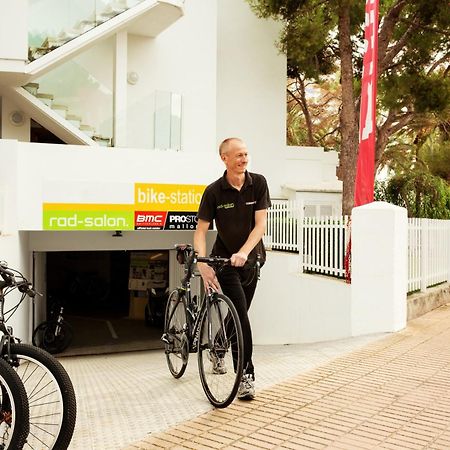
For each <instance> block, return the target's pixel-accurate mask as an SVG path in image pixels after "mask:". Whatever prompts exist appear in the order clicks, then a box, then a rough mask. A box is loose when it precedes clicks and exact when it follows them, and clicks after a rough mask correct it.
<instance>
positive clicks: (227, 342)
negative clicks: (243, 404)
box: [198, 294, 244, 408]
mask: <svg viewBox="0 0 450 450" xmlns="http://www.w3.org/2000/svg"><path fill="white" fill-rule="evenodd" d="M209 327H211V335H212V340H211V345H210V342H209V339H208V329H209ZM214 358H222V362H223V364H224V366H225V368H226V371H225V372H223V373H217V372H215V371H214V367H213V366H214V364H213V362H214V361H213V359H214ZM243 366H244V339H243V334H242V327H241V322H240V320H239V316H238V313H237V311H236V308H235V306H234V305H233V303H232V301H231V300H230V299H229V298H228V297H227V296H225V295H223V294H214V296H213V298H212V301H211V305H210V321H208V316H207V310H206V307H205V309H204V310H203V312H202V318H201V322H200V334H199V342H198V368H199V372H200V380H201V382H202V387H203V390H204V391H205V394H206V397H207V398H208V400H209V401H210V402H211V403H212V404H213V405H214V406H215V407H216V408H225V407H227V406H228V405H229V404H230V403H231V402H232V401H233V400H234V398H235V397H236V394H237V391H238V388H239V383H240V382H241V379H242V373H243V370H244V367H243Z"/></svg>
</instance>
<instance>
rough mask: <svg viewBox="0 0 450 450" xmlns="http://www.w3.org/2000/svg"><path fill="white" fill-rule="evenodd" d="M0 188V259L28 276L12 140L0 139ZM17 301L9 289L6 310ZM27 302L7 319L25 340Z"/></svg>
mask: <svg viewBox="0 0 450 450" xmlns="http://www.w3.org/2000/svg"><path fill="white" fill-rule="evenodd" d="M0 142H1V143H2V145H1V146H0V160H1V161H2V164H1V166H0V191H1V192H2V193H3V198H4V200H3V201H4V211H5V212H6V214H5V217H4V219H3V229H2V230H1V234H0V260H3V261H6V262H7V263H8V265H9V267H11V268H14V269H18V270H19V271H21V272H22V273H23V274H24V275H25V276H26V277H27V278H29V277H31V275H32V274H31V264H30V261H31V260H30V255H29V253H28V235H27V233H23V232H19V231H18V230H17V228H18V223H17V219H18V210H19V209H20V208H19V204H18V202H17V190H16V189H15V185H16V183H17V179H18V161H17V158H18V155H17V153H16V152H15V151H14V148H15V147H16V145H17V142H15V141H6V140H3V141H0ZM19 300H20V295H19V294H18V293H17V292H12V293H11V294H10V295H9V296H8V297H7V301H6V306H5V310H8V309H9V308H10V307H11V306H14V305H15V304H16V303H17V302H18V301H19ZM29 311H30V303H29V301H28V299H27V300H26V301H25V302H24V303H23V304H22V305H21V306H20V308H19V310H18V311H17V312H16V313H15V315H14V316H13V317H12V319H11V320H10V322H9V325H12V326H13V327H14V332H15V334H16V335H17V336H18V337H21V338H23V339H25V340H27V339H28V320H29Z"/></svg>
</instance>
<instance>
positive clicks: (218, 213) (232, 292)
mask: <svg viewBox="0 0 450 450" xmlns="http://www.w3.org/2000/svg"><path fill="white" fill-rule="evenodd" d="M219 155H220V158H221V159H222V161H223V163H224V164H225V167H226V170H225V172H224V174H223V176H222V177H221V178H219V179H218V180H216V181H215V182H214V183H212V184H210V185H209V186H208V187H207V188H206V190H205V192H204V194H203V197H202V200H201V202H200V207H199V210H198V214H197V218H198V222H197V228H196V230H195V233H194V249H195V251H196V252H197V253H198V255H199V256H206V233H207V231H208V229H209V226H210V224H211V222H212V221H213V220H215V223H216V228H217V238H216V241H215V243H214V246H213V249H212V252H211V255H213V256H221V257H224V258H230V263H231V265H230V266H226V267H224V268H223V269H222V270H221V271H220V273H218V274H216V273H215V272H214V269H213V268H212V267H210V266H208V265H207V264H204V263H199V264H198V270H199V272H200V274H201V276H202V279H203V283H204V285H205V289H209V288H212V289H215V290H220V289H222V291H223V293H224V294H225V295H226V296H228V297H229V298H230V299H231V300H232V302H233V304H234V306H235V307H236V309H237V312H238V315H239V318H240V321H241V325H242V332H243V336H244V375H243V378H242V381H241V383H240V385H239V390H238V398H240V399H248V400H251V399H253V398H254V396H255V387H254V381H255V371H254V367H253V363H252V352H253V341H252V330H251V326H250V321H249V318H248V309H249V308H250V304H251V302H252V299H253V295H254V293H255V289H256V284H257V281H258V279H257V276H255V270H254V268H246V267H243V266H244V264H245V263H246V262H247V260H253V261H255V260H256V257H257V255H259V258H260V262H261V264H264V261H265V257H266V252H265V249H264V244H263V242H262V237H263V235H264V233H265V230H266V223H267V208H268V207H269V206H270V205H271V202H270V196H269V189H268V187H267V182H266V179H265V178H264V177H263V176H262V175H259V174H256V173H249V172H248V171H247V165H248V150H247V146H246V145H245V143H244V141H243V140H242V139H239V138H228V139H225V140H224V141H223V142H222V143H221V144H220V146H219ZM213 371H214V372H215V373H218V374H220V373H226V371H227V368H226V367H224V362H223V360H222V359H221V358H214V360H213Z"/></svg>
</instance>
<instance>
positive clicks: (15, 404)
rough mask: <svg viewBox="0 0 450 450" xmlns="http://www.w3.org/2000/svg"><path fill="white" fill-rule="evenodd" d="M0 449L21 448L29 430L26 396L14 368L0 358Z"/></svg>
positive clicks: (13, 449)
mask: <svg viewBox="0 0 450 450" xmlns="http://www.w3.org/2000/svg"><path fill="white" fill-rule="evenodd" d="M0 388H1V389H0V408H1V410H0V449H2V450H3V449H11V450H16V449H21V448H22V447H23V446H24V445H25V442H26V440H27V437H28V433H29V430H30V424H29V408H28V398H27V393H26V391H25V387H24V385H23V384H22V381H21V380H20V378H19V377H18V375H17V373H16V372H15V371H14V369H13V368H12V367H11V366H10V365H9V364H8V363H7V362H6V361H5V360H3V359H1V358H0Z"/></svg>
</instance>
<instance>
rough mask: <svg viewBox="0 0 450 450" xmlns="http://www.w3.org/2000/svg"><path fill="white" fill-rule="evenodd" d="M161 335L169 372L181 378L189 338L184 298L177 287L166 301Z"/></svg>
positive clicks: (187, 351) (187, 354) (186, 357)
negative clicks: (162, 333)
mask: <svg viewBox="0 0 450 450" xmlns="http://www.w3.org/2000/svg"><path fill="white" fill-rule="evenodd" d="M163 336H164V337H165V339H164V342H165V353H166V359H167V365H168V367H169V370H170V373H171V374H172V376H173V377H174V378H181V377H182V376H183V374H184V372H185V371H186V367H187V363H188V359H189V339H188V335H187V308H186V299H185V296H184V295H180V293H179V291H178V289H175V290H174V291H172V292H171V294H170V296H169V299H168V301H167V305H166V312H165V320H164V335H163Z"/></svg>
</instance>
